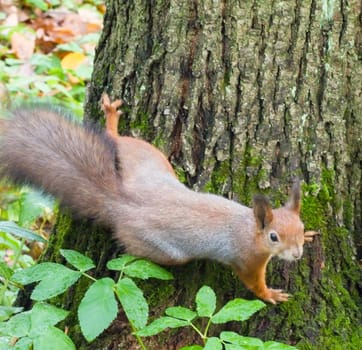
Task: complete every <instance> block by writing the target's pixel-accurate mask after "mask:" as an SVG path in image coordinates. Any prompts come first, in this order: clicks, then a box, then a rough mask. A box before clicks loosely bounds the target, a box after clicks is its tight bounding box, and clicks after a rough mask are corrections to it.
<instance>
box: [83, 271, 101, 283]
mask: <svg viewBox="0 0 362 350" xmlns="http://www.w3.org/2000/svg"><path fill="white" fill-rule="evenodd" d="M82 275H83V276H85V277H87V278H89V279H91V280H92V281H93V282H97V281H98V280H97V279H96V278H94V277H92V276H91V275H88V274H87V273H86V272H82Z"/></svg>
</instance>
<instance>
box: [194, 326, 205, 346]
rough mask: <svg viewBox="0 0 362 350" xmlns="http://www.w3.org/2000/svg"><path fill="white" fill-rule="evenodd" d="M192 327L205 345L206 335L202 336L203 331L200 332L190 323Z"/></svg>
mask: <svg viewBox="0 0 362 350" xmlns="http://www.w3.org/2000/svg"><path fill="white" fill-rule="evenodd" d="M190 326H191V327H192V328H193V329H194V331H195V332H196V333H197V334H198V335H199V336H200V337H201V339H202V341H203V342H204V344H205V342H206V339H207V337H205V335H204V334H202V333H201V331H200V330H199V329H198V328H197V327H196V326H195V325H194V324H193V323H192V322H190Z"/></svg>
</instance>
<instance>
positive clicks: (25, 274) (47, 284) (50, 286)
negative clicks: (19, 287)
mask: <svg viewBox="0 0 362 350" xmlns="http://www.w3.org/2000/svg"><path fill="white" fill-rule="evenodd" d="M81 275H82V274H81V273H80V272H78V271H73V270H71V269H68V268H67V267H65V266H63V265H60V264H56V263H50V262H46V263H41V264H38V265H35V266H31V267H29V268H27V269H24V270H19V271H16V272H15V273H14V274H13V276H12V278H11V280H12V281H14V282H17V283H20V284H23V285H24V284H29V283H33V282H37V281H41V282H40V283H39V284H38V285H37V286H36V287H35V288H34V290H33V293H32V294H31V298H32V299H33V300H38V301H40V300H45V299H49V298H52V297H54V296H56V295H59V294H61V293H63V292H64V291H65V290H67V289H68V288H69V287H70V286H71V285H73V284H74V283H75V282H76V281H77V280H78V279H79V277H80V276H81Z"/></svg>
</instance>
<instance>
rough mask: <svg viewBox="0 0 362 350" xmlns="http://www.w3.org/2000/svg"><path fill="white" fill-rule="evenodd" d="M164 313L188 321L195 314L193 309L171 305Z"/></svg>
mask: <svg viewBox="0 0 362 350" xmlns="http://www.w3.org/2000/svg"><path fill="white" fill-rule="evenodd" d="M166 315H167V316H171V317H174V318H178V319H180V320H184V321H187V322H189V323H190V322H191V321H192V320H193V319H194V318H195V317H196V316H197V314H196V312H195V311H192V310H190V309H187V308H186V307H183V306H173V307H169V308H167V309H166Z"/></svg>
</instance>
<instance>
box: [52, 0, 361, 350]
mask: <svg viewBox="0 0 362 350" xmlns="http://www.w3.org/2000/svg"><path fill="white" fill-rule="evenodd" d="M361 12H362V7H361V2H359V1H357V0H352V1H346V0H341V1H339V2H334V1H327V0H326V1H321V2H319V1H316V0H307V1H300V0H296V1H293V2H290V1H265V2H259V1H206V0H205V1H196V0H194V1H176V0H163V1H162V0H158V1H145V0H143V1H142V0H139V1H114V0H109V1H108V2H107V13H106V15H105V20H104V29H103V34H102V37H101V39H100V42H99V45H98V49H97V52H96V59H95V67H94V74H93V77H92V80H91V82H90V85H89V89H88V100H87V102H86V106H85V109H86V114H87V116H88V117H89V118H92V119H94V120H100V119H101V112H100V110H99V102H98V101H99V100H100V96H101V94H102V92H103V91H107V92H109V93H110V94H111V95H113V96H114V97H121V98H122V99H123V100H124V102H125V105H126V108H125V111H124V112H125V115H124V118H123V120H122V128H121V132H122V133H124V134H132V135H133V136H140V137H142V138H145V139H147V140H149V141H151V142H153V143H154V144H156V145H157V146H158V147H160V148H161V149H162V150H163V151H164V152H165V153H166V154H167V155H168V156H169V158H170V160H171V161H172V163H173V164H174V165H175V166H176V169H177V172H178V173H179V175H180V177H181V178H182V179H184V181H185V182H186V183H187V184H188V185H189V186H191V187H193V188H194V189H195V190H202V191H212V192H216V193H219V194H222V195H225V196H228V197H229V198H233V199H235V200H237V201H241V202H243V203H245V204H250V201H251V197H252V195H253V193H255V192H259V191H263V192H265V193H268V194H269V195H270V197H271V199H272V201H273V202H274V203H275V205H279V204H280V203H281V202H283V200H285V198H286V193H287V189H288V186H289V183H290V179H291V178H292V177H294V176H299V177H300V178H302V179H304V181H305V185H304V199H303V209H302V212H303V220H304V222H305V224H306V227H307V228H308V229H317V230H318V229H319V230H320V231H321V236H320V237H318V238H316V240H315V242H314V243H312V244H310V245H309V246H308V247H307V248H306V251H305V256H304V258H303V260H302V261H300V262H298V263H296V264H287V263H285V262H281V261H273V263H272V264H271V265H270V266H269V271H268V275H267V276H268V281H269V284H270V285H272V286H274V287H277V286H279V287H281V288H285V289H286V290H287V291H288V292H291V293H292V294H293V295H294V297H293V298H292V300H291V301H290V302H288V303H285V304H283V305H277V306H268V307H267V308H266V309H265V310H263V311H262V312H261V313H259V315H258V316H257V317H254V318H253V319H252V320H251V321H250V322H248V323H246V324H243V325H242V326H240V324H232V325H228V328H229V329H230V328H231V329H234V330H237V331H242V332H246V333H247V334H250V335H257V336H259V337H261V338H263V339H274V340H280V341H284V342H289V343H291V344H298V347H299V348H300V349H311V348H313V349H332V348H336V349H337V348H340V344H344V348H346V349H359V345H360V338H359V334H358V321H359V320H358V304H359V303H360V301H361V300H360V295H359V292H360V291H361V289H360V285H358V283H359V270H358V261H357V259H356V251H355V247H356V245H358V242H359V243H360V242H361V237H360V236H359V237H358V234H360V233H361V231H362V227H361V222H362V213H361V206H362V203H361V197H362V196H361V195H362V185H361V180H362V172H361V168H362V161H361V156H360V155H361V152H362V146H361V134H362V133H361V131H362V130H361V125H362V120H361V118H362V99H361V93H362V87H361V78H362V74H361V73H362V65H361V58H362V34H361V24H362V23H361ZM135 219H136V218H135ZM68 220H69V219H68V218H67V217H61V218H60V220H59V222H58V228H57V235H56V236H54V238H53V246H52V248H53V249H52V251H49V253H48V256H49V257H52V258H53V259H55V258H56V256H57V250H58V248H57V247H59V246H63V247H72V248H76V249H79V250H80V251H83V252H87V253H89V255H90V256H93V258H96V259H97V260H98V261H99V267H98V270H97V274H99V275H102V272H103V269H104V262H105V261H106V260H107V259H109V258H110V257H112V256H113V255H114V254H115V253H116V252H118V251H119V249H118V248H116V244H115V243H112V242H109V236H107V235H104V234H103V233H99V234H95V233H94V232H93V231H94V229H93V231H91V229H90V228H89V225H86V224H85V225H83V226H78V225H75V224H74V223H73V224H69V222H68ZM69 225H71V226H69ZM87 232H89V233H87ZM97 232H98V231H97ZM105 237H107V238H105ZM53 252H54V254H53ZM172 271H173V272H174V274H175V282H174V283H173V284H170V283H165V284H161V285H160V284H159V283H157V284H152V283H147V284H145V285H144V288H145V291H146V292H145V293H146V295H147V297H148V298H149V299H150V300H151V305H152V307H153V310H152V313H153V314H159V313H160V312H161V311H162V310H163V309H164V308H165V307H166V306H170V305H190V304H191V303H192V300H193V298H194V295H195V292H196V290H197V289H198V288H199V287H201V286H202V285H203V284H208V285H210V286H212V287H213V288H214V289H215V290H216V291H217V293H218V298H219V301H220V303H221V302H224V301H226V300H228V299H230V298H232V297H236V296H246V297H251V295H250V294H249V293H248V292H247V291H246V290H245V289H244V288H243V286H242V285H241V283H239V282H238V281H237V280H236V279H235V277H234V276H233V275H232V273H231V272H230V271H229V270H228V269H226V268H224V267H221V266H219V265H217V264H215V263H211V262H196V263H192V264H189V265H187V266H185V267H177V268H174V269H173V270H172ZM77 293H78V294H79V293H80V292H79V291H75V292H74V298H73V299H74V300H75V301H77V300H79V298H80V296H79V295H78V294H77ZM74 300H68V301H66V302H65V303H66V305H68V306H69V307H73V308H74ZM166 304H167V305H166ZM123 321H124V318H123V317H122V315H120V317H119V320H118V321H117V322H115V323H114V325H113V326H112V327H111V329H110V330H108V331H106V332H105V334H104V335H103V336H102V337H101V338H100V339H99V340H97V341H96V342H95V343H93V344H91V345H86V342H85V341H84V340H82V338H81V337H80V336H77V330H76V329H74V331H73V334H75V335H76V339H77V340H78V345H79V348H81V349H100V348H103V349H116V348H119V349H123V348H125V349H133V348H134V349H136V348H137V347H136V345H135V343H134V342H133V339H132V336H130V329H129V328H128V326H127V324H125V322H123ZM215 331H216V330H215ZM192 339H193V335H191V333H188V332H182V333H179V334H175V333H174V332H172V333H165V334H163V335H162V336H160V337H158V338H153V339H150V341H149V348H150V349H156V348H157V349H160V348H165V349H174V348H177V347H176V346H179V345H180V344H183V345H185V344H191V343H192ZM160 344H163V345H160Z"/></svg>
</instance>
